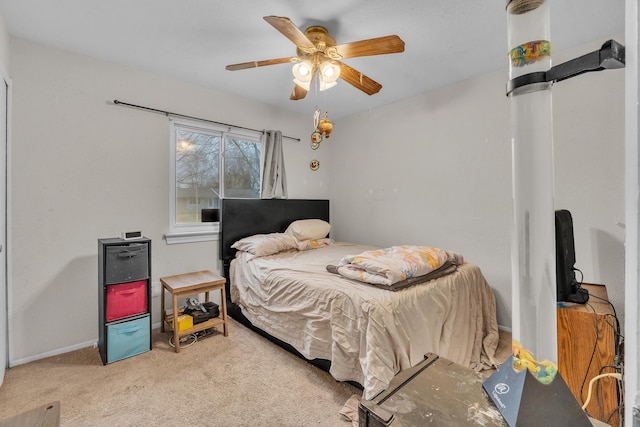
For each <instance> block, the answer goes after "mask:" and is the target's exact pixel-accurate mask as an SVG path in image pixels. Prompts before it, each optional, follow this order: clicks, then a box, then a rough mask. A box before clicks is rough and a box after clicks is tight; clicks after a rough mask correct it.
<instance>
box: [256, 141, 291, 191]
mask: <svg viewBox="0 0 640 427" xmlns="http://www.w3.org/2000/svg"><path fill="white" fill-rule="evenodd" d="M263 138H264V144H263V146H264V165H263V168H262V170H263V175H262V195H261V197H262V198H263V199H286V198H287V174H286V173H285V171H284V154H283V152H282V132H280V131H279V130H275V131H274V130H268V131H266V132H265V133H264V135H263Z"/></svg>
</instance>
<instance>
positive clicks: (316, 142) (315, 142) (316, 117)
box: [311, 108, 322, 150]
mask: <svg viewBox="0 0 640 427" xmlns="http://www.w3.org/2000/svg"><path fill="white" fill-rule="evenodd" d="M318 123H320V110H318V109H317V108H316V109H315V111H314V112H313V129H314V131H313V133H312V134H311V148H312V149H313V150H317V149H318V147H320V143H321V142H322V132H320V131H319V130H318Z"/></svg>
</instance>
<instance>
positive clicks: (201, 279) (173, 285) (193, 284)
mask: <svg viewBox="0 0 640 427" xmlns="http://www.w3.org/2000/svg"><path fill="white" fill-rule="evenodd" d="M225 282H226V279H225V278H224V277H221V276H218V275H217V274H214V273H212V272H211V271H209V270H204V271H197V272H194V273H185V274H177V275H175V276H168V277H161V278H160V283H161V284H162V292H161V294H160V295H161V298H160V301H161V311H162V322H161V325H162V326H161V329H160V330H161V331H162V332H164V324H165V323H167V324H169V326H170V327H171V328H172V329H173V342H174V345H175V350H176V353H180V337H182V336H185V335H189V334H192V333H194V332H198V331H203V330H205V329H209V328H213V327H214V326H218V325H223V329H224V336H225V337H226V336H229V328H228V324H227V295H226V292H225V290H224V284H225ZM165 290H166V291H167V292H169V293H170V294H171V297H172V299H173V312H172V314H170V315H167V312H166V310H165V304H164V293H165ZM211 291H220V294H221V299H222V303H221V305H220V315H219V316H218V317H214V318H213V319H209V320H207V321H205V322H202V323H198V324H197V325H193V327H192V328H189V329H185V330H182V331H180V330H179V327H178V316H179V315H180V313H179V312H178V298H180V297H186V296H189V295H196V294H200V293H204V294H205V302H208V301H209V292H211ZM171 319H173V323H172V324H171V323H170V320H171Z"/></svg>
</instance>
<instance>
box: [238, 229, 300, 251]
mask: <svg viewBox="0 0 640 427" xmlns="http://www.w3.org/2000/svg"><path fill="white" fill-rule="evenodd" d="M231 247H232V248H234V249H237V250H239V251H244V252H249V253H251V254H253V255H255V256H267V255H272V254H275V253H278V252H282V251H286V250H287V249H294V248H296V249H297V248H298V242H297V241H296V239H295V238H294V237H293V236H291V235H289V234H285V233H271V234H254V235H253V236H249V237H245V238H244V239H241V240H238V241H237V242H235V243H234V244H233V245H231Z"/></svg>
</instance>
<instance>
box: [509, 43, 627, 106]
mask: <svg viewBox="0 0 640 427" xmlns="http://www.w3.org/2000/svg"><path fill="white" fill-rule="evenodd" d="M624 61H625V52H624V46H623V45H621V44H620V43H618V42H617V41H615V40H608V41H606V42H605V43H604V44H603V45H602V47H601V48H600V49H599V50H596V51H594V52H591V53H587V54H586V55H582V56H580V57H578V58H575V59H572V60H570V61H567V62H563V63H562V64H559V65H556V66H555V67H551V68H550V69H549V70H548V71H537V72H533V73H529V74H523V75H522V76H518V77H516V78H514V79H511V80H509V82H507V95H509V94H510V93H511V92H513V91H514V90H516V89H518V88H521V87H523V86H528V85H531V84H540V83H555V82H559V81H562V80H566V79H569V78H571V77H575V76H578V75H580V74H584V73H587V72H590V71H602V70H611V69H616V68H624V66H625V62H624Z"/></svg>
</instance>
